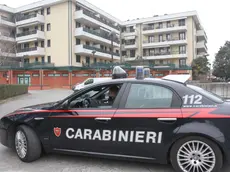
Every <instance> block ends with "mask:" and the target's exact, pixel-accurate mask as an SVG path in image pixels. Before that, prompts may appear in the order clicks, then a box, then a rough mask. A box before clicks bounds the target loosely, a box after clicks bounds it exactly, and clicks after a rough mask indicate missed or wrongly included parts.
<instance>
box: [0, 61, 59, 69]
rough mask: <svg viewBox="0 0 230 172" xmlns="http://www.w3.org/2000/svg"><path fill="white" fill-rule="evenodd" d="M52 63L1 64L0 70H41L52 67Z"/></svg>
mask: <svg viewBox="0 0 230 172" xmlns="http://www.w3.org/2000/svg"><path fill="white" fill-rule="evenodd" d="M54 66H55V65H54V63H47V62H35V63H24V64H23V63H22V62H9V63H7V64H3V66H0V68H4V69H6V68H8V69H41V68H47V67H54Z"/></svg>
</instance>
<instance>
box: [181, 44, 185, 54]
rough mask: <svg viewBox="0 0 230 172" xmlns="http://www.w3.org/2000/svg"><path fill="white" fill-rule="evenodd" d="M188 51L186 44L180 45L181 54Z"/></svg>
mask: <svg viewBox="0 0 230 172" xmlns="http://www.w3.org/2000/svg"><path fill="white" fill-rule="evenodd" d="M185 53H186V46H185V45H182V46H179V54H185Z"/></svg>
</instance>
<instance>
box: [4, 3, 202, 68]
mask: <svg viewBox="0 0 230 172" xmlns="http://www.w3.org/2000/svg"><path fill="white" fill-rule="evenodd" d="M0 16H1V18H0V33H1V34H0V35H1V37H0V47H1V51H0V52H1V54H0V56H4V57H7V58H8V57H16V59H20V60H22V61H24V62H25V63H28V64H34V65H36V64H42V65H45V66H78V67H82V66H90V65H91V64H94V63H96V62H102V63H109V62H112V61H113V62H126V63H130V64H134V65H139V64H141V63H143V64H148V65H149V66H152V67H153V68H156V69H159V68H163V69H164V68H165V69H166V68H167V67H169V68H170V69H175V70H176V69H177V70H179V69H184V70H185V69H188V68H186V67H189V66H191V62H192V60H193V59H194V58H196V57H198V56H204V55H205V54H207V46H206V43H207V36H206V34H205V31H204V29H203V28H202V26H201V23H200V20H199V17H198V14H197V13H196V12H195V11H192V12H184V13H178V14H168V15H163V16H154V17H150V18H143V19H136V20H129V21H120V20H119V19H116V18H115V17H113V16H111V15H110V14H108V13H106V12H104V11H102V10H101V9H99V8H97V7H95V6H94V5H92V4H90V3H88V2H87V1H85V0H77V1H70V0H44V1H39V2H36V3H33V4H29V5H25V6H22V7H19V8H16V9H13V8H10V7H7V6H5V5H0ZM9 47H10V48H9ZM13 47H16V49H14V48H13ZM9 49H10V50H9Z"/></svg>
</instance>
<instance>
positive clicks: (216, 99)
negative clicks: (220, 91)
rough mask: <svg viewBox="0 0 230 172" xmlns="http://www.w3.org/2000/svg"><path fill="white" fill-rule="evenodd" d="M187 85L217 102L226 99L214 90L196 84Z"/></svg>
mask: <svg viewBox="0 0 230 172" xmlns="http://www.w3.org/2000/svg"><path fill="white" fill-rule="evenodd" d="M187 87H189V88H191V89H192V90H194V91H196V92H198V93H199V94H201V95H204V96H205V97H207V98H208V99H210V100H212V101H214V102H216V103H223V102H224V99H223V98H222V97H220V96H218V95H216V94H214V93H212V92H209V91H207V90H205V89H203V88H201V87H198V86H195V85H187Z"/></svg>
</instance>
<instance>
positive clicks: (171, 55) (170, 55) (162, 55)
mask: <svg viewBox="0 0 230 172" xmlns="http://www.w3.org/2000/svg"><path fill="white" fill-rule="evenodd" d="M187 57H188V55H187V52H184V51H182V52H178V51H171V52H167V51H165V52H158V53H145V54H144V56H143V59H144V60H161V59H180V58H187Z"/></svg>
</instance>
